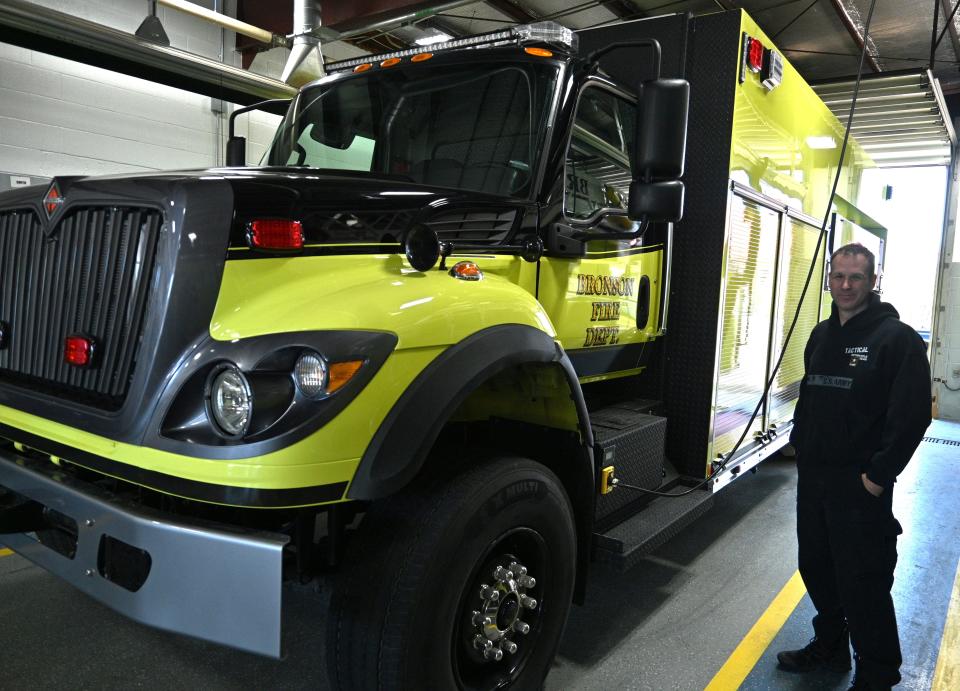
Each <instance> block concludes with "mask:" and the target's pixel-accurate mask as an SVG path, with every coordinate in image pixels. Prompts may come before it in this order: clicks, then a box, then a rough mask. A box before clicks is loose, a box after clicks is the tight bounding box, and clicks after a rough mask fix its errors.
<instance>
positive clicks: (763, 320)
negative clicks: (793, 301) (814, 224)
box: [711, 194, 781, 458]
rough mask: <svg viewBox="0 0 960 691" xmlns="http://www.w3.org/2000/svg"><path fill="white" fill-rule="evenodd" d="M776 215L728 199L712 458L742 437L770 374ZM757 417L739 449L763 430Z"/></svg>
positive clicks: (745, 201) (760, 417)
mask: <svg viewBox="0 0 960 691" xmlns="http://www.w3.org/2000/svg"><path fill="white" fill-rule="evenodd" d="M780 217H781V213H780V212H779V211H777V210H774V209H770V208H767V207H766V206H763V205H761V204H759V203H757V202H756V201H754V200H752V199H747V198H744V197H742V196H740V195H738V194H732V195H731V197H730V217H729V221H728V233H727V247H726V253H725V258H724V277H723V286H722V288H721V294H720V320H721V323H720V338H719V343H718V351H717V382H716V396H715V398H714V409H713V432H712V438H713V444H712V451H711V454H712V458H716V457H717V456H718V455H719V454H726V453H727V452H729V451H730V450H731V449H733V447H734V445H735V444H736V443H737V440H738V439H739V438H740V435H741V434H743V431H744V428H745V427H746V426H747V423H748V421H749V420H750V415H751V414H752V413H753V410H754V408H755V407H756V405H757V401H758V400H760V398H761V396H762V395H763V389H764V385H765V383H766V375H767V372H768V371H769V366H770V365H769V359H770V337H771V327H772V322H773V319H772V316H773V308H774V289H775V287H776V277H777V245H778V242H777V241H778V236H779V231H780ZM765 412H766V411H764V410H761V411H760V414H759V415H757V418H756V419H755V420H754V422H753V424H752V425H750V429H749V430H747V437H746V439H745V441H744V444H743V445H742V446H741V448H747V446H748V444H749V443H750V442H751V441H752V439H753V435H754V433H755V432H759V431H762V430H764V429H765V419H764V417H765Z"/></svg>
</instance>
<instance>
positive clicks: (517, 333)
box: [0, 11, 870, 689]
mask: <svg viewBox="0 0 960 691" xmlns="http://www.w3.org/2000/svg"><path fill="white" fill-rule="evenodd" d="M285 112H286V114H285V115H284V117H283V119H282V121H281V122H280V124H279V127H278V129H277V132H276V135H275V138H274V140H273V142H272V144H271V146H270V148H269V150H268V152H267V154H266V156H265V158H264V160H263V161H262V162H261V164H260V165H258V166H246V165H244V142H243V140H242V139H241V138H239V137H233V138H232V139H231V142H230V147H229V149H230V156H229V159H230V160H229V161H228V165H227V166H226V167H222V168H216V169H210V170H199V171H177V172H169V173H147V174H142V175H123V176H108V177H57V178H55V179H54V180H53V181H52V183H51V184H49V186H45V187H39V186H38V187H30V188H23V189H16V190H11V191H8V192H4V193H2V194H0V544H2V545H5V546H7V547H9V548H10V549H12V550H14V551H15V552H17V553H19V554H20V555H22V556H23V557H25V558H27V559H29V560H31V561H32V562H34V563H35V564H37V565H39V566H40V567H42V568H44V569H46V570H47V571H49V572H51V573H53V574H55V575H57V576H59V577H60V578H62V579H64V580H66V581H67V582H69V583H71V584H72V585H73V586H75V587H76V588H77V589H78V590H80V591H82V592H83V593H85V594H86V595H88V596H90V597H93V598H95V599H97V600H99V601H100V602H103V603H105V604H106V605H108V606H110V607H112V608H113V609H115V610H116V611H118V612H120V613H122V614H124V615H126V616H128V617H130V618H132V619H135V620H137V621H140V622H142V623H144V624H147V625H150V626H154V627H158V628H161V629H165V630H168V631H172V632H178V633H181V634H186V635H190V636H194V637H198V638H201V639H205V640H210V641H215V642H218V643H222V644H225V645H229V646H233V647H236V648H238V649H241V650H245V651H250V652H254V653H259V654H262V655H268V656H274V657H280V656H281V654H282V646H281V640H282V638H281V601H282V592H283V588H284V584H285V583H287V582H289V581H300V582H302V581H304V580H308V579H310V578H315V577H316V578H329V579H331V582H332V583H333V588H334V594H333V596H332V602H331V605H330V609H329V612H328V613H327V621H326V622H325V623H322V622H318V626H323V625H325V626H326V630H327V635H326V641H327V659H328V664H329V676H330V679H331V683H332V684H333V685H334V686H335V687H337V688H343V689H365V688H378V687H379V688H410V689H416V688H420V689H426V688H436V689H441V688H469V689H493V688H501V687H505V686H510V685H514V686H517V687H522V688H527V687H531V688H533V687H537V688H539V685H540V684H541V683H542V680H543V678H544V677H545V675H546V674H547V672H548V670H549V667H550V664H551V661H552V659H553V657H554V655H555V652H556V649H557V646H558V643H559V641H560V637H561V635H562V631H563V627H564V623H565V621H566V618H567V613H568V610H569V607H570V605H571V603H574V602H576V603H580V604H582V603H584V601H585V595H586V584H587V575H588V571H589V568H590V565H591V563H593V562H598V561H599V562H605V563H607V564H609V565H611V566H612V567H614V568H624V569H625V568H629V567H631V566H632V565H634V564H635V563H636V561H637V560H638V558H639V557H640V556H641V555H643V554H646V553H649V552H650V551H651V550H653V549H655V548H656V547H657V546H658V545H660V544H662V543H663V542H664V541H665V540H666V539H668V538H669V537H670V536H672V535H674V534H676V533H677V532H678V531H679V530H680V529H681V528H683V527H684V526H687V525H689V524H690V523H691V522H692V521H694V519H696V518H697V517H698V516H700V515H702V514H703V513H704V512H705V511H706V510H707V509H708V508H709V507H710V505H711V503H712V501H713V498H714V496H715V494H716V492H718V491H719V490H721V489H723V488H724V487H726V486H727V485H729V483H730V482H732V481H733V480H735V479H736V478H738V477H739V476H742V475H743V474H744V471H746V470H749V469H751V468H753V467H755V466H756V465H757V464H758V463H759V462H761V461H762V460H763V459H764V458H766V457H768V456H770V455H771V454H773V453H775V452H776V451H777V450H778V449H779V448H780V447H781V446H783V444H785V443H786V441H787V433H788V431H789V429H790V426H791V417H792V410H793V406H794V403H795V400H796V397H797V392H798V388H799V382H800V379H801V377H802V373H803V372H802V369H803V366H802V351H803V345H804V341H805V338H806V335H807V334H808V333H809V331H810V330H811V329H812V327H813V326H814V324H816V322H817V321H818V318H819V315H820V311H821V307H820V301H821V295H822V277H823V265H824V256H825V246H826V244H825V243H821V242H819V239H820V235H821V217H822V216H823V215H824V214H825V213H826V212H827V208H826V205H827V203H828V194H827V190H829V187H830V181H831V180H832V179H833V176H834V175H835V174H836V173H837V167H838V166H840V165H841V162H840V161H839V160H838V158H839V156H838V153H839V149H838V148H828V149H824V148H819V147H817V146H814V145H812V144H811V143H810V142H812V141H819V142H822V141H824V140H827V141H834V142H839V141H840V140H842V138H843V127H842V125H841V124H840V123H839V122H838V121H837V120H836V118H835V117H834V116H833V115H832V114H831V113H830V111H829V110H828V108H827V107H826V106H825V105H824V104H823V103H822V101H820V99H818V98H817V96H816V95H815V94H814V92H813V91H812V90H811V89H810V87H809V86H808V85H807V84H806V83H805V82H804V81H803V79H802V78H801V77H800V76H799V75H798V74H797V72H796V71H795V70H794V69H793V67H792V66H791V65H790V64H789V62H787V61H786V60H785V59H784V58H783V56H782V55H781V54H780V53H778V52H777V50H776V49H775V47H774V46H773V45H772V43H771V42H770V41H769V39H768V38H767V37H766V36H765V35H764V34H763V32H762V31H761V30H760V28H759V27H758V26H757V24H756V23H755V22H754V21H753V20H752V19H750V17H749V16H747V15H746V14H745V13H743V12H742V11H734V12H727V13H720V14H716V15H710V16H702V17H692V16H689V15H672V16H666V17H661V18H655V19H647V20H638V21H630V22H625V23H621V24H616V25H611V26H606V27H600V28H594V29H589V30H583V31H579V32H572V31H570V30H568V29H564V28H563V27H560V26H559V25H555V24H550V23H538V24H533V25H527V26H518V27H513V28H510V29H507V30H504V31H498V32H493V33H489V34H484V35H480V36H475V37H470V38H466V39H458V40H452V41H449V42H448V43H445V44H439V45H435V46H430V47H428V48H424V49H417V50H407V51H401V52H398V53H394V54H389V55H381V56H376V57H367V58H360V59H356V60H351V61H347V62H341V63H336V64H332V65H328V74H327V75H326V76H325V77H323V78H322V79H320V80H318V81H316V82H313V83H311V84H308V85H307V86H305V87H303V88H302V89H301V90H300V91H299V92H298V94H297V96H296V97H295V98H293V99H292V101H291V102H290V103H289V104H287V105H286V111H285ZM869 165H870V161H869V159H868V158H867V157H866V156H865V155H864V154H863V153H862V151H861V150H860V149H859V148H858V147H857V146H856V144H855V142H852V143H851V144H850V146H849V147H848V149H847V156H846V158H845V159H844V161H843V162H842V166H843V168H844V176H843V180H844V185H843V186H842V187H841V189H840V193H841V196H846V197H847V198H848V199H849V198H851V195H852V193H853V191H854V190H853V188H852V186H853V185H854V184H855V180H856V174H857V172H858V171H859V170H860V169H861V168H863V167H865V166H869ZM844 203H846V202H844ZM811 266H812V267H813V275H814V277H815V278H814V280H813V282H812V286H811V288H810V289H809V290H808V291H807V294H806V297H805V299H804V300H803V301H802V303H801V301H800V295H801V293H802V290H803V286H804V282H805V278H806V275H807V272H808V270H809V269H810V267H811ZM795 314H798V318H797V327H796V329H795V333H794V334H793V337H792V338H791V339H790V340H789V342H788V341H787V333H788V331H789V330H790V325H791V323H792V321H793V318H794V315H795ZM778 360H782V364H780V366H779V367H778V366H777V364H778ZM587 604H589V603H587Z"/></svg>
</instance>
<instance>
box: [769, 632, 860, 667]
mask: <svg viewBox="0 0 960 691" xmlns="http://www.w3.org/2000/svg"><path fill="white" fill-rule="evenodd" d="M841 640H842V641H843V645H842V646H833V647H828V646H826V645H824V644H823V643H821V642H820V641H819V640H818V639H816V638H814V639H811V641H810V642H809V643H808V644H807V645H806V647H804V648H800V650H783V651H781V652H779V653H777V662H779V663H780V669H785V670H787V671H788V672H812V671H814V670H816V669H825V670H828V671H830V672H849V671H850V648H849V647H848V646H847V644H846V643H847V638H846V636H844V637H843V638H842V639H841Z"/></svg>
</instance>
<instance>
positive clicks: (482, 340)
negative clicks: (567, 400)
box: [347, 324, 594, 502]
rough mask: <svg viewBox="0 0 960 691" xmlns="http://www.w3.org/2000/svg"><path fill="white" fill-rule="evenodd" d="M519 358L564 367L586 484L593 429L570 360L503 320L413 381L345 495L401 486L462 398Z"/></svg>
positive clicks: (365, 495)
mask: <svg viewBox="0 0 960 691" xmlns="http://www.w3.org/2000/svg"><path fill="white" fill-rule="evenodd" d="M524 363H557V364H559V365H560V367H561V368H562V369H563V372H564V375H565V376H566V379H567V383H568V384H569V386H570V395H571V398H572V400H573V403H574V405H575V406H576V410H577V417H578V418H579V421H580V431H581V434H582V439H583V446H584V449H585V452H586V453H585V455H586V456H587V457H588V458H589V462H590V468H589V470H590V473H589V475H590V478H591V481H592V479H593V477H594V471H593V454H592V449H593V432H592V430H591V427H590V417H589V413H588V412H587V405H586V402H585V401H584V398H583V391H582V389H581V388H580V382H579V380H578V379H577V374H576V372H575V371H574V369H573V365H572V363H571V362H570V358H569V357H567V354H566V353H565V352H564V350H563V348H561V347H560V345H559V344H558V343H557V342H556V341H554V340H553V338H551V337H550V336H548V335H547V334H545V333H544V332H543V331H540V330H539V329H536V328H534V327H531V326H526V325H523V324H502V325H499V326H493V327H490V328H487V329H483V330H481V331H478V332H476V333H474V334H472V335H470V336H468V337H467V338H465V339H464V340H462V341H460V342H459V343H457V344H455V345H453V346H450V347H449V348H448V349H447V350H445V351H444V352H443V353H441V354H440V355H439V356H437V358H436V359H435V360H434V361H433V362H431V363H430V364H429V365H427V367H426V368H424V370H423V371H422V372H421V373H420V374H419V375H418V376H417V378H416V379H414V380H413V383H411V384H410V386H409V387H408V388H407V390H406V391H405V392H404V393H403V395H402V396H401V397H400V398H399V399H398V400H397V402H396V403H395V404H394V405H393V408H391V410H390V412H389V413H387V416H386V417H385V418H384V420H383V422H382V423H381V424H380V428H379V429H378V430H377V432H376V434H375V435H374V436H373V439H372V440H371V441H370V444H369V445H368V446H367V449H366V451H365V452H364V454H363V457H362V458H361V459H360V465H359V466H358V468H357V472H356V473H355V474H354V477H353V481H352V482H351V483H350V489H349V491H348V492H347V496H348V497H349V498H350V499H358V500H373V499H378V498H381V497H384V496H387V495H390V494H393V493H395V492H397V491H398V490H400V489H402V488H403V487H404V486H405V485H406V484H407V483H409V482H410V481H411V480H412V479H413V478H414V476H416V474H417V473H418V472H419V471H420V469H421V468H422V467H423V464H424V462H425V461H426V458H427V454H428V453H429V451H430V449H431V448H432V447H433V445H434V443H435V442H436V440H437V437H438V436H439V434H440V431H441V429H442V428H443V426H444V424H446V422H447V420H448V418H449V415H450V414H451V413H452V412H453V411H454V410H456V409H457V407H458V406H459V405H460V403H462V402H463V401H464V400H465V399H466V398H467V396H468V395H470V394H471V393H472V392H473V391H475V390H476V389H477V388H478V387H479V386H480V385H481V384H482V383H483V382H485V381H487V380H488V379H490V378H491V377H492V376H494V375H496V374H498V373H499V372H501V371H503V370H505V369H508V368H510V367H513V366H515V365H520V364H524ZM571 499H573V500H574V501H575V502H576V499H575V498H573V497H571Z"/></svg>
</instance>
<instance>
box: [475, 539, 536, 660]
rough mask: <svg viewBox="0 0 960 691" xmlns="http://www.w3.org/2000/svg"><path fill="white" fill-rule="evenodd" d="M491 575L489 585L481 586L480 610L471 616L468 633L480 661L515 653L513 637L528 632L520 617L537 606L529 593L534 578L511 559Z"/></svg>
mask: <svg viewBox="0 0 960 691" xmlns="http://www.w3.org/2000/svg"><path fill="white" fill-rule="evenodd" d="M490 575H491V576H492V585H491V584H487V583H482V584H481V585H480V591H479V593H478V595H479V597H480V609H478V610H474V611H473V613H472V615H471V619H470V622H471V625H472V631H471V634H472V637H473V647H474V649H475V650H476V651H477V652H479V653H480V654H481V655H482V656H483V659H484V660H486V661H487V662H498V661H499V660H502V659H503V656H504V654H507V655H513V654H514V653H516V652H517V647H518V646H517V643H516V642H515V640H514V639H515V638H518V637H519V636H525V635H526V634H527V633H529V632H530V624H528V623H527V622H525V621H524V620H523V615H524V613H525V612H527V611H530V612H532V611H533V610H535V609H536V608H537V606H538V604H539V603H538V602H537V601H536V600H535V599H534V598H532V597H530V595H529V594H528V592H529V591H530V589H532V588H533V587H534V586H536V584H537V579H535V578H534V577H533V576H531V575H529V574H528V573H527V567H526V566H524V565H523V564H521V563H519V562H517V561H516V560H515V559H512V558H510V557H504V558H503V559H500V560H497V562H495V565H494V567H493V568H492V569H491V572H490Z"/></svg>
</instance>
